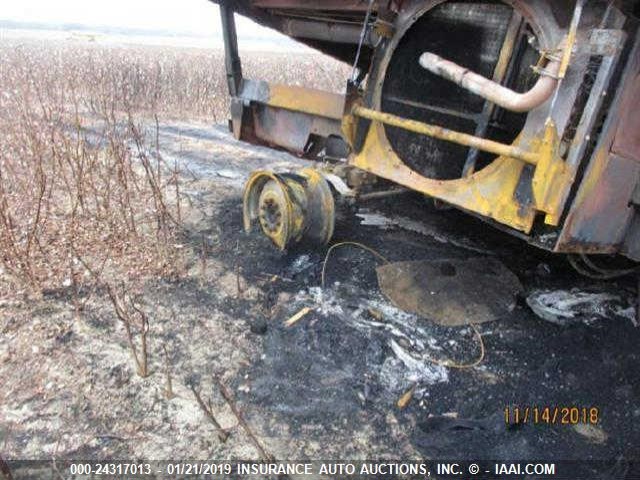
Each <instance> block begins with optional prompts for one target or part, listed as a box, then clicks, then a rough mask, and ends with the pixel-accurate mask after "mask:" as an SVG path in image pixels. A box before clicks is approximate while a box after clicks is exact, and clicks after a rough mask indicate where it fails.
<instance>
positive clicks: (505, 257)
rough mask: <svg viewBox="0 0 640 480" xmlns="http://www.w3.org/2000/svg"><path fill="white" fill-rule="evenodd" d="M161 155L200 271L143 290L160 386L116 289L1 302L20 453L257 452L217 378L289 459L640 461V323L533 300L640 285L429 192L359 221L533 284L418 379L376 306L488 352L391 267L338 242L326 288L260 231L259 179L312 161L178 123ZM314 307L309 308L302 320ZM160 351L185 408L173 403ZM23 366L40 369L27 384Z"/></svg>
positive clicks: (295, 252)
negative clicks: (130, 339) (253, 228)
mask: <svg viewBox="0 0 640 480" xmlns="http://www.w3.org/2000/svg"><path fill="white" fill-rule="evenodd" d="M161 142H162V144H163V155H165V156H166V157H167V158H172V157H175V158H177V159H179V161H180V165H181V166H182V167H183V176H184V192H185V195H187V196H188V197H189V202H188V203H189V205H190V207H189V210H188V214H187V215H186V217H187V218H186V220H185V230H184V232H183V234H184V239H183V243H184V249H185V252H188V253H185V256H186V267H185V268H186V274H185V275H184V276H183V277H182V278H181V279H180V280H166V279H158V280H157V281H154V282H150V283H149V284H148V285H147V287H146V291H145V302H146V304H147V307H148V308H147V309H148V310H149V311H151V314H152V318H153V319H152V324H151V329H152V337H151V343H152V346H151V351H150V358H151V362H152V365H153V368H152V375H151V376H150V377H148V378H146V379H140V378H139V377H137V376H136V375H135V372H134V368H133V365H132V362H131V360H130V357H129V356H128V352H127V347H126V343H125V338H124V336H123V333H122V328H121V327H120V326H119V325H118V323H117V321H116V319H115V318H114V316H113V314H112V313H111V312H110V310H109V309H108V307H107V305H106V303H105V301H104V299H102V298H101V297H100V296H99V295H97V296H95V298H93V299H90V301H89V302H88V304H87V309H86V313H85V314H84V318H81V319H78V318H75V317H74V315H73V314H72V313H71V312H70V308H69V305H70V299H69V296H68V295H67V294H66V293H65V292H57V293H52V294H50V295H48V296H46V298H45V299H44V300H43V301H42V302H41V303H39V304H38V305H34V304H5V305H3V306H2V307H0V316H1V317H3V320H2V323H1V324H0V330H1V331H2V332H3V340H2V343H3V344H4V346H3V347H2V349H1V350H0V377H1V378H2V379H3V382H2V383H3V385H2V392H1V393H0V394H2V395H3V396H4V397H3V401H2V406H0V444H3V443H4V447H3V448H2V451H4V457H5V459H7V458H25V457H28V458H31V457H39V456H41V457H42V458H51V457H52V456H56V457H59V458H72V457H75V458H77V457H84V458H95V459H101V458H110V457H111V458H113V457H119V458H123V457H127V456H137V457H139V458H144V457H147V458H158V459H162V458H168V457H173V456H174V454H175V456H181V457H184V458H220V459H223V458H245V459H251V458H257V452H256V451H255V449H253V447H252V446H251V444H250V443H249V442H248V440H247V438H246V436H245V435H244V434H243V432H242V431H241V429H240V428H239V427H238V426H237V422H236V421H235V419H234V417H233V415H232V414H231V413H230V412H229V411H228V409H227V408H226V407H225V404H224V402H223V400H222V399H221V398H220V396H219V394H218V393H217V391H216V389H215V388H214V384H213V382H212V377H213V376H214V375H217V376H219V377H220V378H222V379H223V381H224V382H225V383H226V384H227V385H228V386H229V387H230V389H231V390H232V391H233V393H234V396H235V398H236V401H237V403H238V405H239V406H240V408H241V409H242V411H243V412H244V414H245V416H246V418H247V420H248V422H249V423H250V425H251V426H252V428H253V429H254V430H255V432H256V433H257V435H258V436H259V437H260V438H261V439H262V440H263V441H264V442H265V444H266V445H269V448H270V449H271V451H272V453H273V454H274V455H275V457H276V458H278V459H325V460H326V459H337V458H339V459H345V458H348V459H373V458H404V459H408V458H411V459H419V458H425V459H429V458H455V459H469V460H478V459H487V460H489V459H490V460H513V459H518V460H527V459H531V460H563V459H580V460H587V459H591V460H596V459H607V460H618V462H619V461H620V460H622V461H630V460H634V459H635V460H636V461H637V460H639V459H640V429H638V428H637V423H638V421H640V368H639V367H638V366H639V365H640V362H639V356H640V349H639V347H638V346H639V345H640V329H638V328H636V327H634V326H633V324H632V321H631V320H630V319H629V318H625V317H624V316H621V315H614V314H608V313H604V314H603V313H602V312H594V316H589V315H586V316H585V317H584V318H577V319H575V321H573V322H570V323H569V324H566V325H562V326H561V325H556V324H554V323H550V322H548V321H545V320H542V319H540V318H538V317H537V316H536V315H535V314H534V313H533V312H532V311H531V310H530V309H529V307H528V306H527V304H526V302H525V297H526V295H527V294H528V293H530V292H532V291H534V290H537V289H550V290H555V289H564V290H570V289H579V290H581V291H586V292H608V293H612V294H614V295H617V296H619V297H620V299H621V308H628V307H630V306H631V305H632V301H633V298H634V297H635V281H632V280H625V281H620V282H606V283H601V282H596V281H593V280H589V279H585V278H582V277H580V276H578V275H576V274H574V273H573V271H572V270H571V269H570V267H569V266H568V264H567V263H566V262H565V260H564V259H563V258H561V257H559V256H554V255H551V254H548V253H546V252H543V251H541V250H538V249H536V248H535V247H532V246H529V245H527V244H526V243H524V242H523V241H521V240H519V239H516V238H514V237H511V236H509V235H506V234H505V233H503V232H500V231H498V230H496V229H495V228H493V227H492V226H489V225H487V224H485V223H483V222H481V221H480V220H478V219H475V218H473V217H471V216H469V215H465V214H463V213H461V212H458V211H455V210H438V209H436V208H434V207H433V206H432V205H430V204H428V203H427V202H426V201H425V200H424V199H423V198H421V197H419V196H416V195H411V194H408V195H404V196H398V197H393V198H390V199H387V200H384V201H375V202H369V203H367V204H366V205H363V206H361V207H360V210H356V209H353V208H351V209H344V212H343V214H342V215H341V216H340V218H339V221H338V223H337V226H336V232H335V235H334V239H333V242H339V241H354V242H361V243H363V244H366V245H367V246H369V247H372V248H374V249H376V250H377V251H378V252H380V253H381V254H383V255H384V256H385V257H386V258H388V259H389V260H391V261H406V260H425V259H427V260H428V259H443V258H446V259H451V258H454V259H455V258H468V257H470V256H492V257H495V258H497V259H499V260H500V261H502V262H503V263H504V264H505V265H506V266H507V267H508V268H509V269H510V270H511V271H512V272H514V273H515V274H516V275H517V277H518V278H519V279H520V281H521V283H522V284H523V288H524V291H523V294H522V295H521V296H520V298H518V301H517V305H516V307H515V309H514V310H513V312H512V313H511V314H509V315H508V316H507V317H505V318H501V319H499V320H497V321H495V322H491V323H485V324H482V325H479V326H478V329H479V331H480V333H481V335H482V339H483V342H484V346H485V349H486V353H485V356H484V359H483V361H482V363H481V364H480V365H479V366H478V367H475V368H471V369H454V368H446V367H438V366H437V365H433V366H431V367H430V366H428V365H427V366H425V367H424V371H423V372H422V373H419V374H417V376H416V375H413V376H412V375H411V374H408V373H407V372H406V369H405V367H404V366H403V365H402V362H400V361H399V360H398V358H396V354H395V353H394V350H393V348H392V346H391V344H392V342H391V340H392V339H393V338H394V337H393V332H392V329H391V328H384V327H382V328H380V327H379V326H378V327H376V322H375V321H374V320H376V319H373V318H371V314H370V313H369V307H371V305H375V306H376V308H378V309H379V310H380V311H382V312H383V313H384V314H385V315H387V314H388V315H390V316H391V317H393V318H394V320H393V322H396V323H394V325H395V326H398V327H399V328H405V330H404V331H405V332H406V333H407V336H408V337H410V336H411V334H412V332H413V333H415V335H419V336H422V339H423V340H424V341H426V342H427V343H428V345H429V346H430V347H432V349H431V353H432V354H433V357H436V358H449V359H453V360H455V361H458V362H467V361H470V360H473V359H474V358H477V356H478V344H477V340H476V339H475V337H474V334H473V331H472V330H471V329H470V328H469V327H462V328H446V327H441V326H437V325H435V324H433V323H431V322H429V321H428V320H426V319H415V318H410V317H411V316H410V315H409V316H407V315H404V316H403V314H402V312H398V311H397V310H395V309H393V306H392V305H390V304H389V303H388V301H387V300H386V299H385V298H384V297H383V295H382V294H381V292H380V290H379V287H378V283H377V279H376V273H375V267H376V266H377V265H378V260H377V259H376V258H375V257H374V256H372V255H370V254H369V253H367V252H365V251H362V250H360V249H357V248H351V247H342V248H339V249H336V250H335V251H334V252H333V254H332V256H331V258H330V259H329V261H328V264H327V271H326V275H327V286H326V288H325V289H324V290H322V289H321V288H320V282H321V269H322V264H323V261H324V258H325V255H326V251H327V248H326V247H322V248H317V247H315V248H310V247H304V246H301V247H297V248H295V249H292V250H289V251H287V252H279V251H277V250H276V249H275V248H274V247H272V246H271V244H270V243H269V242H268V241H267V240H266V239H265V238H263V237H262V236H261V235H259V234H258V233H253V234H250V235H247V234H245V233H244V232H243V228H242V198H241V194H242V184H243V182H244V180H245V179H246V178H247V175H248V173H249V172H250V171H251V170H254V169H256V168H290V167H295V166H300V165H303V164H307V162H304V161H301V160H299V159H297V158H295V157H292V156H289V155H287V154H285V153H282V152H275V151H272V150H268V149H265V148H260V147H253V146H249V145H246V144H242V143H239V142H236V141H235V140H233V139H232V138H231V137H230V135H229V134H228V133H227V132H226V131H225V129H224V128H223V127H221V126H213V127H212V126H209V125H198V124H186V123H173V124H167V125H164V126H163V127H162V131H161ZM363 212H364V213H365V214H371V213H372V212H373V213H375V215H378V216H382V217H385V218H391V219H393V218H396V219H397V218H399V217H401V218H402V219H404V220H406V222H405V223H406V224H409V225H415V224H413V223H411V222H418V223H419V224H421V225H424V226H425V228H424V229H416V228H404V227H403V225H402V224H391V225H362V224H361V223H362V219H363V217H362V216H358V215H357V213H360V214H362V213H363ZM404 220H403V221H404ZM365 223H367V222H365ZM415 230H419V231H415ZM203 257H204V258H205V259H206V260H204V262H203ZM238 287H239V288H238ZM372 302H373V303H372ZM304 306H310V307H312V311H311V312H310V313H309V314H308V315H306V316H304V317H303V318H302V319H301V320H300V321H298V322H297V323H296V324H295V325H293V326H292V327H285V326H284V325H283V321H284V320H286V319H288V318H289V317H291V316H292V315H293V314H295V313H296V312H298V311H299V310H300V309H301V308H303V307H304ZM598 313H600V315H595V314H598ZM353 319H356V321H352V320H353ZM386 321H391V320H387V319H385V318H383V319H382V320H381V322H386ZM367 322H370V323H367ZM410 343H411V342H409V344H410ZM163 345H164V346H165V347H167V349H168V351H169V364H170V369H171V372H172V377H173V384H174V390H175V391H176V394H177V397H176V398H174V399H167V398H165V397H164V396H163V395H162V391H163V389H164V387H165V381H166V380H165V374H164V370H165V369H166V365H165V360H164V359H163V355H162V353H161V347H162V346H163ZM405 347H406V348H407V349H409V350H410V345H405ZM23 365H24V366H28V367H27V368H26V372H24V371H23V372H18V370H19V369H21V367H22V366H23ZM29 365H32V366H29ZM416 378H417V379H418V380H417V384H418V385H417V386H416V390H415V394H414V398H413V399H412V401H411V402H410V403H409V404H408V406H407V407H406V408H404V409H402V410H401V409H399V408H398V406H397V405H396V402H397V401H398V399H399V398H400V397H401V396H402V395H403V393H404V392H406V391H407V390H408V389H409V388H411V387H412V385H414V384H415V383H416ZM190 385H195V386H196V387H197V388H199V389H200V390H201V392H202V394H203V396H205V397H210V398H212V399H213V400H212V401H213V410H214V412H216V414H218V415H219V416H220V418H219V420H220V421H221V423H222V424H223V426H225V427H228V428H230V430H231V432H232V435H231V438H230V439H229V440H228V441H227V442H226V443H221V442H219V441H218V439H217V437H216V436H215V430H214V429H213V428H212V426H211V425H210V424H208V423H207V421H206V419H205V417H204V416H203V415H202V412H201V411H200V410H199V409H198V407H197V404H196V403H195V401H194V399H193V397H192V396H191V394H190V391H189V388H188V387H189V386H190ZM508 406H511V407H513V406H522V407H524V406H531V407H533V406H539V407H544V406H549V407H556V406H557V407H564V406H579V407H583V406H584V407H597V408H598V409H599V412H600V415H599V422H598V424H597V425H596V426H588V427H584V426H577V427H576V426H571V425H561V424H557V425H546V424H538V425H534V424H532V422H529V423H527V424H519V425H512V424H507V423H505V419H504V409H505V407H508ZM584 468H585V469H587V468H589V467H584ZM592 474H593V478H595V477H599V478H602V477H600V475H601V474H595V473H594V472H590V471H588V470H586V471H585V472H584V473H583V475H584V476H583V478H591V475H592ZM603 475H604V474H603ZM612 478H613V477H612Z"/></svg>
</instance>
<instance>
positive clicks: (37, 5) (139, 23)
mask: <svg viewBox="0 0 640 480" xmlns="http://www.w3.org/2000/svg"><path fill="white" fill-rule="evenodd" d="M236 17H237V19H236V25H237V29H238V36H239V37H242V36H243V35H244V36H252V37H264V38H265V39H270V40H278V39H280V38H282V36H281V35H279V34H278V33H276V32H274V31H273V30H270V29H267V28H264V27H261V26H259V25H256V24H255V23H253V22H252V21H250V20H248V19H246V18H244V17H239V18H238V16H236ZM0 20H13V21H18V22H37V23H47V24H52V23H53V24H64V23H67V24H68V23H73V24H82V25H85V26H88V27H92V26H95V27H103V26H107V27H125V28H134V29H144V30H166V31H172V32H175V33H179V34H187V35H194V36H211V35H218V36H219V32H220V14H219V11H218V6H217V5H214V4H213V3H211V2H209V1H208V0H2V7H0Z"/></svg>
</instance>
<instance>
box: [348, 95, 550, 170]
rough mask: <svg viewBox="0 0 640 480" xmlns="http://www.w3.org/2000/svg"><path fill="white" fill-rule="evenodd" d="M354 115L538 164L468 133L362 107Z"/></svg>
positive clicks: (530, 157) (532, 158) (530, 156)
mask: <svg viewBox="0 0 640 480" xmlns="http://www.w3.org/2000/svg"><path fill="white" fill-rule="evenodd" d="M352 114H353V115H356V116H358V117H362V118H367V119H369V120H373V121H377V122H381V123H384V124H386V125H391V126H393V127H398V128H403V129H405V130H409V131H411V132H415V133H419V134H422V135H427V136H429V137H433V138H438V139H440V140H446V141H449V142H452V143H457V144H459V145H464V146H465V147H470V148H475V149H478V150H482V151H483V152H489V153H493V154H495V155H499V156H503V157H509V158H515V159H518V160H521V161H523V162H526V163H530V164H532V165H535V164H537V163H538V154H536V153H533V152H528V151H526V150H523V149H522V148H519V147H514V146H513V145H505V144H504V143H499V142H494V141H493V140H487V139H486V138H481V137H475V136H473V135H469V134H467V133H461V132H456V131H455V130H449V129H447V128H443V127H439V126H437V125H431V124H428V123H423V122H418V121H416V120H408V119H406V118H402V117H398V116H396V115H392V114H390V113H383V112H379V111H377V110H372V109H370V108H366V107H363V106H361V105H356V106H355V107H354V108H353V110H352Z"/></svg>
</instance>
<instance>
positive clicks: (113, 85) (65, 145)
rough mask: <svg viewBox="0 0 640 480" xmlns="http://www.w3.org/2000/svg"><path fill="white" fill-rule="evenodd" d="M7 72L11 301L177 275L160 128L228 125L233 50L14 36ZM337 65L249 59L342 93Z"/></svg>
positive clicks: (277, 76)
mask: <svg viewBox="0 0 640 480" xmlns="http://www.w3.org/2000/svg"><path fill="white" fill-rule="evenodd" d="M0 64H1V65H2V74H1V75H0V112H1V113H0V131H1V132H2V134H1V135H0V297H1V296H6V295H28V296H33V295H36V296H37V295H40V294H41V293H42V292H43V291H46V290H53V289H61V288H71V289H72V290H73V292H75V293H76V294H77V292H78V291H81V290H83V289H85V290H86V289H88V288H90V286H96V285H97V284H100V283H102V284H103V285H107V286H108V285H110V284H111V285H113V284H119V283H121V282H133V281H143V280H144V279H145V278H148V276H150V275H173V274H176V273H179V272H180V259H179V252H178V250H177V249H176V248H175V244H176V242H178V241H179V238H178V237H179V234H180V228H179V226H180V216H181V214H180V213H181V206H180V202H179V199H180V192H179V188H180V186H179V172H178V171H176V170H175V168H174V166H173V165H165V163H164V161H163V159H162V155H161V152H160V151H159V149H158V145H157V130H156V131H154V129H157V126H158V123H159V122H160V120H161V119H164V118H180V119H199V120H206V121H213V122H224V121H225V120H226V118H227V107H228V96H227V91H226V83H225V75H224V63H223V55H222V53H221V52H217V51H206V50H196V49H177V48H159V47H107V46H97V45H82V44H77V43H72V42H68V43H65V42H58V43H53V44H46V43H44V42H35V41H33V42H17V41H5V42H4V43H2V44H0ZM337 68H342V67H338V66H336V64H335V63H334V62H333V61H331V60H327V59H324V58H322V57H320V56H315V55H304V56H300V57H296V58H292V56H291V55H287V54H281V55H279V54H260V55H258V54H254V55H249V56H245V58H244V70H245V73H246V75H247V76H248V77H253V78H262V79H267V80H269V81H273V82H282V83H290V84H304V85H308V86H313V87H317V88H324V89H328V90H334V91H335V90H338V89H340V88H341V87H342V79H343V78H344V75H343V74H342V72H340V74H336V73H337V70H336V69H337ZM91 288H93V287H91Z"/></svg>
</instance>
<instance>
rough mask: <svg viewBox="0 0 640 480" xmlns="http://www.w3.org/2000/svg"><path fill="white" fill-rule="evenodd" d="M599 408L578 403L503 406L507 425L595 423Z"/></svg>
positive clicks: (597, 419)
mask: <svg viewBox="0 0 640 480" xmlns="http://www.w3.org/2000/svg"><path fill="white" fill-rule="evenodd" d="M600 419H601V418H600V408H598V407H594V406H580V405H515V406H507V407H505V408H504V421H505V423H507V424H509V425H518V424H532V425H579V424H583V425H597V424H598V423H599V422H600Z"/></svg>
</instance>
